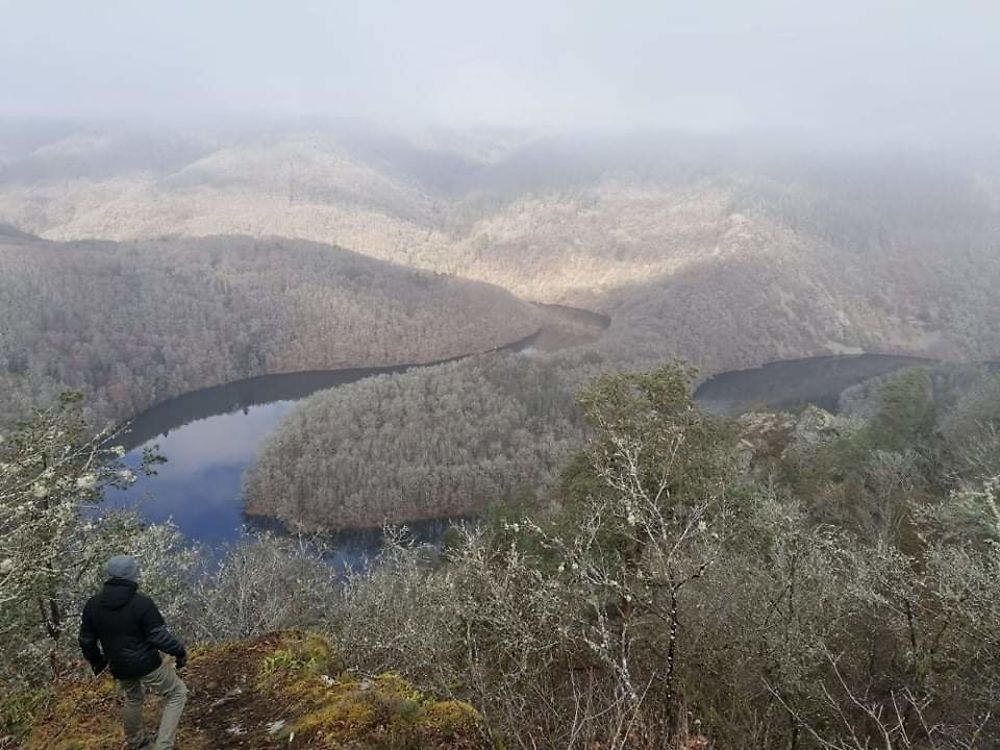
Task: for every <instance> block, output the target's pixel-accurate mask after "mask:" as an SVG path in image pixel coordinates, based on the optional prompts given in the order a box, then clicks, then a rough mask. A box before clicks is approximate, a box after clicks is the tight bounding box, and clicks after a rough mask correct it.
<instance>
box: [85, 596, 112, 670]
mask: <svg viewBox="0 0 1000 750" xmlns="http://www.w3.org/2000/svg"><path fill="white" fill-rule="evenodd" d="M77 641H78V642H79V644H80V650H81V651H82V652H83V656H84V658H85V659H86V660H87V661H89V662H90V666H91V668H92V669H93V670H94V674H99V673H101V672H103V671H104V668H105V667H106V666H108V661H107V659H106V658H105V657H104V652H102V651H101V646H100V644H99V643H98V642H97V631H96V630H95V629H94V623H93V621H92V620H91V619H90V613H89V612H88V611H87V607H84V609H83V617H82V618H81V619H80V635H79V636H78V637H77Z"/></svg>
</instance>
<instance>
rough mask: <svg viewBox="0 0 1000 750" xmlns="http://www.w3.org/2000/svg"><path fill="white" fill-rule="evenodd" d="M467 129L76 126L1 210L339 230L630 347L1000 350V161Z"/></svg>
mask: <svg viewBox="0 0 1000 750" xmlns="http://www.w3.org/2000/svg"><path fill="white" fill-rule="evenodd" d="M452 141H453V143H454V146H453V148H452V150H451V151H449V150H448V148H449V146H448V145H447V144H448V141H442V140H441V139H437V140H435V141H433V142H432V143H433V145H430V146H428V145H421V142H418V141H407V140H406V139H405V138H402V137H390V136H389V135H385V134H379V133H377V132H375V133H369V134H365V135H359V133H358V132H357V131H351V132H345V131H343V130H341V131H338V130H336V129H333V130H326V131H319V132H281V133H277V132H272V133H263V134H256V135H255V134H252V133H250V134H248V133H244V134H241V135H235V134H228V135H226V134H222V135H216V136H213V137H209V136H206V135H201V136H198V137H196V136H193V135H191V134H184V135H183V137H181V136H176V137H175V138H174V140H170V139H167V138H166V137H165V136H161V137H160V139H159V140H155V139H153V140H151V141H150V144H152V145H147V147H146V148H145V149H143V148H140V147H139V145H137V139H136V138H135V137H134V136H128V137H126V136H125V135H121V134H119V135H113V134H111V135H108V134H105V135H101V134H94V133H89V134H83V135H81V134H73V135H69V136H67V137H65V138H62V139H61V140H57V141H56V142H54V143H49V144H45V145H43V146H41V147H39V148H35V149H34V150H30V149H24V150H23V151H24V152H23V153H19V154H18V155H16V156H12V157H10V158H9V161H8V164H7V167H6V170H5V171H4V172H3V173H0V221H6V222H9V223H11V224H13V225H15V226H17V227H18V228H19V229H22V230H25V231H29V232H36V233H39V234H41V235H43V236H45V237H48V238H50V239H59V240H69V239H80V238H89V237H100V238H107V239H115V240H129V239H136V238H153V237H158V236H161V235H163V234H180V235H187V236H199V235H208V234H248V235H253V236H265V235H280V236H285V237H295V238H301V239H306V240H312V241H319V242H325V243H333V244H337V245H340V246H342V247H347V248H350V249H351V250H355V251H357V252H359V253H363V254H365V255H369V256H372V257H375V258H380V259H384V260H389V261H392V262H396V263H400V264H403V265H407V266H411V267H416V268H421V269H427V270H433V271H439V272H446V273H451V274H456V275H460V276H463V277H467V278H472V279H478V280H482V281H487V282H490V283H494V284H498V285H500V286H503V287H504V288H506V289H508V290H510V291H512V292H513V293H515V294H518V295H519V296H521V297H523V298H526V299H532V300H538V301H548V302H562V303H567V304H572V305H577V306H582V307H588V308H590V309H594V310H599V311H601V312H603V313H606V314H609V315H611V316H612V317H614V318H615V325H614V327H613V328H612V330H611V331H610V332H609V336H608V337H607V338H608V340H609V341H612V342H613V345H612V348H611V349H609V350H608V351H609V353H610V354H611V355H612V356H614V357H627V358H628V361H627V362H623V365H622V366H623V367H627V366H646V365H647V364H649V363H650V362H653V361H662V360H663V359H665V358H669V357H677V356H680V357H685V358H687V359H690V360H693V361H696V362H698V363H699V364H700V365H702V366H703V367H704V368H706V369H707V370H708V371H712V372H714V371H717V370H722V369H730V368H734V367H745V366H752V365H759V364H761V363H763V362H765V361H768V360H773V359H776V358H782V357H803V356H809V355H812V354H820V353H835V352H840V351H857V350H861V349H864V350H869V351H892V352H900V353H908V354H917V355H929V356H943V357H950V358H962V359H989V358H995V357H996V356H998V355H1000V333H998V329H997V327H996V325H995V321H996V320H997V319H998V317H1000V301H998V299H997V297H996V295H995V294H994V293H993V290H994V289H995V288H997V287H998V286H1000V253H998V252H997V245H996V237H997V236H998V234H1000V199H998V195H1000V191H998V190H997V188H996V184H997V180H996V178H995V175H993V174H992V173H991V172H990V167H989V165H985V166H984V165H979V166H977V167H976V168H973V167H972V166H970V165H969V163H963V162H962V161H960V160H958V159H955V158H951V157H948V158H945V157H943V156H939V157H929V156H923V155H909V156H901V157H891V158H889V157H885V158H875V157H871V156H866V155H857V154H847V153H845V154H835V155H822V154H820V155H813V154H801V153H800V154H796V153H794V152H793V151H791V150H785V151H782V150H779V149H774V148H771V149H769V150H768V149H763V148H760V147H755V146H754V145H753V144H727V145H717V144H716V145H704V144H699V143H694V142H685V141H683V140H681V139H667V138H647V139H632V140H618V141H616V140H607V139H606V140H599V139H590V140H588V139H571V138H563V139H555V138H553V139H547V140H536V141H534V142H531V141H529V142H526V143H522V144H520V145H514V146H509V145H503V144H504V143H505V142H504V140H503V138H502V137H501V136H497V143H498V144H500V145H503V147H502V148H501V147H500V146H499V145H498V148H497V149H495V153H493V154H491V155H490V156H489V157H487V156H484V155H479V156H476V155H475V153H476V151H475V150H474V151H472V152H470V151H469V150H468V149H466V148H465V144H464V142H463V141H462V139H461V138H453V139H452ZM479 151H481V152H482V153H483V154H485V153H488V152H489V149H486V148H481V149H479ZM970 163H971V162H970ZM102 164H103V165H111V166H105V167H104V168H99V167H98V165H102Z"/></svg>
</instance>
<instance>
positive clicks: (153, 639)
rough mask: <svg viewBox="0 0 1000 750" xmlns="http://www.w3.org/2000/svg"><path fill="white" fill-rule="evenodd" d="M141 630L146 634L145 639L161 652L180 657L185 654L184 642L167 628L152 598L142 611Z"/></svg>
mask: <svg viewBox="0 0 1000 750" xmlns="http://www.w3.org/2000/svg"><path fill="white" fill-rule="evenodd" d="M142 632H143V634H144V635H145V636H146V641H147V642H149V643H151V644H152V645H154V646H155V647H156V648H157V649H159V650H160V651H162V652H163V653H165V654H170V655H171V656H180V657H183V656H185V655H186V651H185V650H184V644H183V643H182V642H181V640H180V639H179V638H177V637H176V636H174V634H173V633H171V632H170V631H169V630H167V626H166V624H165V623H164V621H163V615H161V614H160V610H159V609H157V607H156V604H155V603H154V602H153V600H152V599H150V600H149V606H148V607H146V608H145V609H144V610H143V613H142Z"/></svg>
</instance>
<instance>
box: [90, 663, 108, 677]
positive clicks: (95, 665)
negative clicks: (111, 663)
mask: <svg viewBox="0 0 1000 750" xmlns="http://www.w3.org/2000/svg"><path fill="white" fill-rule="evenodd" d="M90 668H91V669H93V670H94V674H95V675H99V674H100V673H101V672H103V671H104V670H105V669H107V668H108V660H107V659H101V660H100V661H93V662H91V663H90Z"/></svg>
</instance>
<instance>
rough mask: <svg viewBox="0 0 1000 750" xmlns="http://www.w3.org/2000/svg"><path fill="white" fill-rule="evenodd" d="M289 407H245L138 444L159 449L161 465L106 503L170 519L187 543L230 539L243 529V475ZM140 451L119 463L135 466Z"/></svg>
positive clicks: (154, 518) (152, 518) (216, 542)
mask: <svg viewBox="0 0 1000 750" xmlns="http://www.w3.org/2000/svg"><path fill="white" fill-rule="evenodd" d="M293 407H294V402H293V401H278V402H276V403H273V404H265V405H261V406H251V407H245V408H244V409H242V410H238V411H234V412H231V413H229V414H222V415H215V416H211V417H207V418H205V419H198V420H195V421H193V422H190V423H188V424H186V425H184V426H183V427H181V428H179V429H175V430H173V431H171V432H170V433H169V434H166V435H161V436H160V437H158V438H154V439H153V440H151V441H148V442H147V443H145V444H144V445H151V444H152V443H156V444H158V445H159V452H160V453H161V454H162V455H164V456H166V457H167V463H165V464H163V465H161V466H160V467H158V474H157V476H155V477H141V478H140V479H139V481H137V482H136V483H135V485H134V486H133V487H132V488H130V489H129V490H126V491H122V492H112V493H110V494H109V496H108V499H107V501H106V503H107V505H109V506H110V507H126V506H133V505H134V506H136V507H138V508H139V510H140V512H141V513H142V516H143V518H145V519H146V520H147V521H150V522H153V523H159V522H163V521H166V520H168V519H172V520H173V521H174V523H176V524H177V526H178V527H179V528H180V530H181V532H183V533H184V535H185V536H187V537H188V538H189V539H193V540H197V541H200V542H203V543H204V544H206V545H208V546H211V547H215V546H219V545H221V544H223V543H226V542H231V541H234V540H235V539H237V538H238V537H239V535H240V533H241V532H242V529H243V527H244V525H245V518H244V515H243V503H242V500H241V498H242V481H243V471H244V470H245V469H246V467H247V466H248V465H249V464H250V462H251V461H252V460H253V458H254V456H256V455H257V451H259V450H260V446H261V443H262V441H263V440H264V438H265V437H266V436H267V434H268V433H269V432H270V431H271V430H272V429H274V427H275V426H276V425H277V424H278V422H279V421H280V420H281V418H282V417H283V416H285V415H286V414H287V413H288V412H289V411H291V409H292V408H293ZM143 447H144V446H139V447H138V448H137V449H135V450H133V451H132V452H130V453H128V454H127V455H126V456H125V461H126V462H128V463H129V464H131V465H132V466H138V464H139V462H140V461H141V459H142V448H143Z"/></svg>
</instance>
